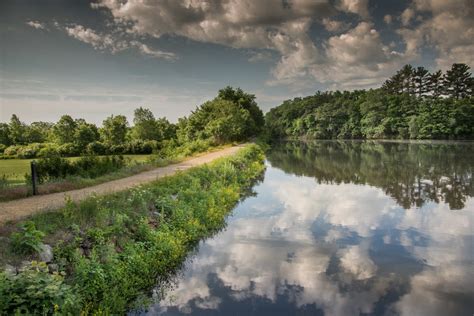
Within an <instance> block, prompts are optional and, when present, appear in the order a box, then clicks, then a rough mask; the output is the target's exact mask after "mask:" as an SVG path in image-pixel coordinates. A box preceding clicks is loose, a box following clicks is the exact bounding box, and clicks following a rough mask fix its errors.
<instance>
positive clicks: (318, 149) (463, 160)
mask: <svg viewBox="0 0 474 316" xmlns="http://www.w3.org/2000/svg"><path fill="white" fill-rule="evenodd" d="M267 158H268V160H269V161H270V163H271V164H272V165H273V166H275V167H277V168H280V169H282V170H284V171H285V172H288V173H293V174H296V175H303V176H309V177H314V178H315V179H316V181H317V182H318V183H325V184H340V183H355V184H367V185H371V186H375V187H378V188H381V189H383V190H384V191H385V193H386V194H387V195H389V196H391V197H392V198H394V199H395V200H396V201H397V203H398V204H400V205H401V206H402V207H404V208H405V209H408V208H410V207H412V206H417V207H421V206H423V205H424V203H426V202H428V201H433V202H436V203H439V202H440V201H442V202H445V203H447V204H449V207H450V208H451V209H453V210H458V209H462V208H463V207H464V203H465V202H466V197H472V196H473V195H474V179H473V170H474V143H472V142H458V143H453V142H434V143H433V142H431V143H430V142H425V143H409V142H376V141H363V142H362V141H314V142H284V143H280V144H276V145H274V148H273V149H272V151H270V153H269V154H268V155H267Z"/></svg>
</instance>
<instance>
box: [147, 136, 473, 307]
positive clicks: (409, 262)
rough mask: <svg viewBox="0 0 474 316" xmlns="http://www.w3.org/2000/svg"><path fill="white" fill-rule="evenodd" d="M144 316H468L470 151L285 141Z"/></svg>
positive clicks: (436, 145)
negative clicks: (223, 223)
mask: <svg viewBox="0 0 474 316" xmlns="http://www.w3.org/2000/svg"><path fill="white" fill-rule="evenodd" d="M266 163H267V170H266V172H265V176H264V180H263V181H262V182H261V183H259V184H257V185H256V186H255V187H254V188H253V191H254V194H252V195H250V196H249V197H247V198H246V199H244V200H243V201H242V202H241V203H239V205H238V206H237V207H236V208H235V209H234V211H233V213H232V215H231V216H230V217H229V218H228V224H227V227H226V228H225V229H224V230H222V231H221V232H220V233H218V234H216V235H215V236H213V237H212V238H210V239H208V240H205V241H203V242H201V243H200V245H199V247H198V248H197V250H196V251H195V252H194V253H193V254H190V256H189V258H188V260H187V261H186V262H185V264H184V266H183V269H182V270H181V271H180V273H179V274H178V275H177V276H176V278H175V280H174V282H173V285H172V286H171V287H170V288H169V289H168V290H167V291H166V292H165V293H166V294H165V295H164V297H163V298H162V299H161V300H158V302H156V304H154V305H152V306H151V307H149V309H148V311H147V314H148V315H181V314H183V315H185V314H191V315H359V314H364V315H365V314H369V315H430V316H435V315H469V316H472V314H473V313H474V237H473V236H474V226H473V224H474V198H473V196H474V179H473V170H474V143H472V142H458V143H452V142H433V143H430V142H423V143H407V142H368V141H367V142H357V141H344V142H343V141H340V142H337V141H317V142H307V143H302V142H287V143H282V144H279V145H276V146H274V147H273V149H272V150H270V152H269V153H268V154H267V162H266Z"/></svg>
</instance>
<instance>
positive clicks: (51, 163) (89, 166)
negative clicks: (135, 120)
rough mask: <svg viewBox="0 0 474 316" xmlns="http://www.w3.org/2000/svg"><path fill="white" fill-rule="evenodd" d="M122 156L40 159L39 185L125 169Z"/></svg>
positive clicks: (38, 166) (94, 176)
mask: <svg viewBox="0 0 474 316" xmlns="http://www.w3.org/2000/svg"><path fill="white" fill-rule="evenodd" d="M125 165H126V162H125V159H124V158H123V157H122V156H105V157H98V156H84V157H81V158H79V159H77V160H75V161H71V160H67V159H65V158H62V157H60V156H57V155H56V156H50V157H46V158H41V159H39V160H38V161H37V163H36V166H37V167H36V170H37V173H38V180H39V182H40V183H44V182H46V181H50V180H54V179H64V178H67V177H68V176H80V177H83V178H96V177H99V176H102V175H104V174H107V173H110V172H114V171H117V170H119V169H121V168H123V167H125Z"/></svg>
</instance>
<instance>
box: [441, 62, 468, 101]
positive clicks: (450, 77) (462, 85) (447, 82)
mask: <svg viewBox="0 0 474 316" xmlns="http://www.w3.org/2000/svg"><path fill="white" fill-rule="evenodd" d="M443 83H444V88H445V93H446V95H448V96H450V97H452V98H455V99H461V98H465V97H467V96H472V95H473V78H472V77H471V72H470V67H469V66H468V65H466V64H453V66H452V67H451V69H450V70H448V71H447V72H446V74H445V75H444V80H443Z"/></svg>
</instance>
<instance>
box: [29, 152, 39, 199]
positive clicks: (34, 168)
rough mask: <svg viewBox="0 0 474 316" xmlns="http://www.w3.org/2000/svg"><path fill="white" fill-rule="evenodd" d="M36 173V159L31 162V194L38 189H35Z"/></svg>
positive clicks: (35, 192)
mask: <svg viewBox="0 0 474 316" xmlns="http://www.w3.org/2000/svg"><path fill="white" fill-rule="evenodd" d="M37 178H38V176H37V174H36V161H34V160H33V161H32V162H31V183H32V185H33V195H36V194H38V191H37V189H36V182H37Z"/></svg>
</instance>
